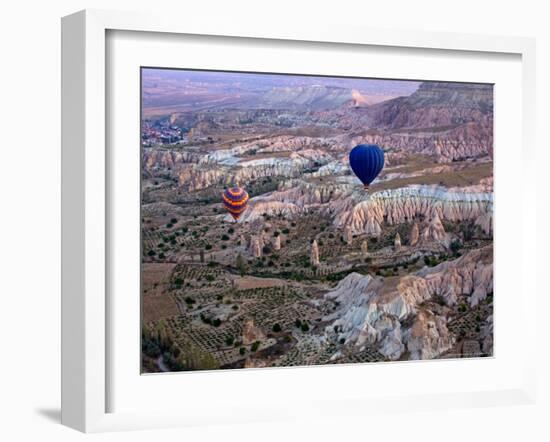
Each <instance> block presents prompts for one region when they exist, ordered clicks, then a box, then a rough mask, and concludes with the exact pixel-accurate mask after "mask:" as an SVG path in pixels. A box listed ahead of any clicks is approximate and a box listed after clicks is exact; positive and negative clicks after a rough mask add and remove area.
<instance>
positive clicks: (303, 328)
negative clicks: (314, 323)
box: [301, 321, 309, 333]
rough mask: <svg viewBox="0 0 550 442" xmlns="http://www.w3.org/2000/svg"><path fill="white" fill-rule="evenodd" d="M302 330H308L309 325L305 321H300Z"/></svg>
mask: <svg viewBox="0 0 550 442" xmlns="http://www.w3.org/2000/svg"><path fill="white" fill-rule="evenodd" d="M301 329H302V331H303V332H304V333H305V332H307V331H309V325H308V323H307V322H305V321H304V322H302V327H301Z"/></svg>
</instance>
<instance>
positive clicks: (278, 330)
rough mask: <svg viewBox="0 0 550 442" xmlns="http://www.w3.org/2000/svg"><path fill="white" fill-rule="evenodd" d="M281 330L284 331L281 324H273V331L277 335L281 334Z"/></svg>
mask: <svg viewBox="0 0 550 442" xmlns="http://www.w3.org/2000/svg"><path fill="white" fill-rule="evenodd" d="M281 330H282V329H281V324H279V323H276V324H273V331H274V332H275V333H279V332H280V331H281Z"/></svg>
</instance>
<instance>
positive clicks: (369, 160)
mask: <svg viewBox="0 0 550 442" xmlns="http://www.w3.org/2000/svg"><path fill="white" fill-rule="evenodd" d="M349 165H350V166H351V170H353V173H354V174H355V175H357V178H359V179H360V180H361V182H362V183H363V186H364V187H365V189H368V187H369V184H370V183H372V182H373V181H374V179H375V178H376V177H377V176H378V174H379V173H380V171H381V170H382V168H383V167H384V151H383V150H382V149H380V147H379V146H377V145H376V144H359V145H358V146H355V147H354V148H353V149H352V150H351V152H350V153H349Z"/></svg>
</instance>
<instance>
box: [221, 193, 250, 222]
mask: <svg viewBox="0 0 550 442" xmlns="http://www.w3.org/2000/svg"><path fill="white" fill-rule="evenodd" d="M222 198H223V205H224V206H225V208H226V209H227V211H228V212H229V214H230V215H231V216H232V217H233V219H234V220H235V221H237V220H238V219H239V217H240V216H241V215H242V214H243V213H244V211H245V210H246V207H247V205H248V193H246V190H244V189H242V188H241V187H230V188H228V189H225V192H223V194H222Z"/></svg>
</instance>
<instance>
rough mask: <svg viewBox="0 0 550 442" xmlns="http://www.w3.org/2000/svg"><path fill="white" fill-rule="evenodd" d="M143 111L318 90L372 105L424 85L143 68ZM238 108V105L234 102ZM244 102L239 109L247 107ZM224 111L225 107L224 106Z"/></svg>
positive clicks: (320, 76)
mask: <svg viewBox="0 0 550 442" xmlns="http://www.w3.org/2000/svg"><path fill="white" fill-rule="evenodd" d="M141 75H142V87H143V90H142V106H143V109H150V108H157V107H163V106H174V105H185V104H186V103H188V102H192V103H193V105H194V106H199V107H200V105H201V104H202V103H204V102H210V101H211V99H212V95H213V94H223V95H225V96H232V97H233V98H243V97H246V98H249V97H251V96H256V97H257V96H263V95H264V94H267V93H269V92H270V91H278V90H285V89H288V90H289V91H290V90H294V91H296V90H300V88H302V89H311V88H314V87H315V86H320V87H325V88H334V89H336V88H337V89H342V90H348V91H357V92H358V93H359V94H360V95H361V96H364V97H365V98H366V99H367V100H368V101H369V104H375V103H377V102H380V101H385V100H387V99H391V98H396V97H399V96H408V95H411V94H412V93H414V92H415V91H416V90H417V89H418V87H419V85H420V84H421V83H422V82H421V81H416V80H394V79H377V78H360V77H341V76H324V75H302V74H286V73H257V72H234V71H213V70H194V69H172V68H142V71H141ZM231 103H232V105H233V106H235V101H234V100H233V101H231ZM244 103H245V100H243V102H242V103H239V104H238V105H236V106H237V107H240V108H242V107H245V108H246V107H248V106H247V105H246V104H244ZM222 107H223V106H222Z"/></svg>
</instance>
